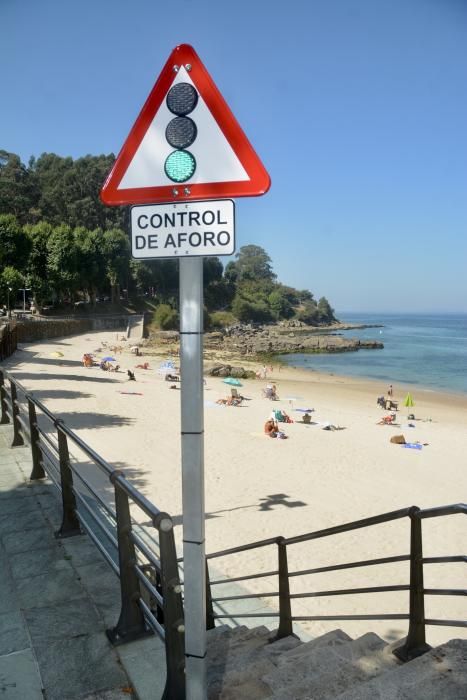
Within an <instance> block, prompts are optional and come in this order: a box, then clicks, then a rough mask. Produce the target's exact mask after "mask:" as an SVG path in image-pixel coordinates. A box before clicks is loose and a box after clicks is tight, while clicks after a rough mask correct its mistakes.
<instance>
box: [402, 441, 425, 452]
mask: <svg viewBox="0 0 467 700" xmlns="http://www.w3.org/2000/svg"><path fill="white" fill-rule="evenodd" d="M402 447H409V448H411V449H412V450H421V449H422V447H423V445H421V444H420V443H419V442H406V443H405V445H402Z"/></svg>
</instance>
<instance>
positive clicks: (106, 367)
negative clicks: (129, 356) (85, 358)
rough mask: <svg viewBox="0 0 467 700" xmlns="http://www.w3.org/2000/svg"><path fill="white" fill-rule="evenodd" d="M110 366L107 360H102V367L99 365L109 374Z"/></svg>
mask: <svg viewBox="0 0 467 700" xmlns="http://www.w3.org/2000/svg"><path fill="white" fill-rule="evenodd" d="M109 366H110V365H109V363H108V362H106V361H105V360H102V361H101V363H100V365H99V367H100V368H101V370H103V371H104V372H107V371H108V369H109Z"/></svg>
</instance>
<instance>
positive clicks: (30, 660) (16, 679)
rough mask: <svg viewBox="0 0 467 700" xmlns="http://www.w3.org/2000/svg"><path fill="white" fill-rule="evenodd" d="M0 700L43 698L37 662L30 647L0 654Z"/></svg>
mask: <svg viewBox="0 0 467 700" xmlns="http://www.w3.org/2000/svg"><path fill="white" fill-rule="evenodd" d="M0 697H1V698H2V700H44V695H43V693H42V682H41V678H40V675H39V670H38V668H37V663H36V660H35V658H34V655H33V653H32V651H31V650H30V649H26V650H24V651H19V652H16V653H14V654H8V655H7V656H0Z"/></svg>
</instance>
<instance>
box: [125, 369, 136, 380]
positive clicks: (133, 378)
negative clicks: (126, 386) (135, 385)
mask: <svg viewBox="0 0 467 700" xmlns="http://www.w3.org/2000/svg"><path fill="white" fill-rule="evenodd" d="M126 373H127V374H128V381H129V382H136V377H135V375H134V374H133V372H132V371H131V370H130V369H127V371H126Z"/></svg>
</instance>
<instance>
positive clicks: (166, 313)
mask: <svg viewBox="0 0 467 700" xmlns="http://www.w3.org/2000/svg"><path fill="white" fill-rule="evenodd" d="M154 322H155V324H156V326H157V327H158V328H160V329H161V330H162V331H174V330H177V329H178V326H179V319H178V313H177V312H176V311H175V309H172V307H171V306H169V305H168V304H159V306H158V307H157V309H156V311H155V314H154Z"/></svg>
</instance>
